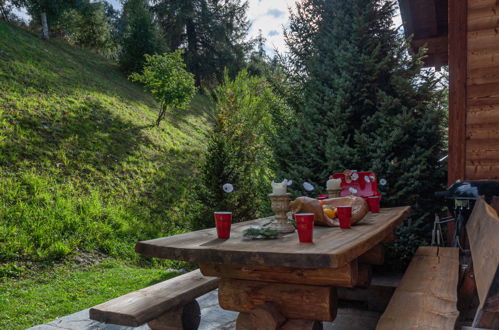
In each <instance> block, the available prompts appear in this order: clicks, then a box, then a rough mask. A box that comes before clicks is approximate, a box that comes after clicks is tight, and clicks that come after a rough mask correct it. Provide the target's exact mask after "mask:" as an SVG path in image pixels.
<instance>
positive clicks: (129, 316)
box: [90, 269, 218, 327]
mask: <svg viewBox="0 0 499 330" xmlns="http://www.w3.org/2000/svg"><path fill="white" fill-rule="evenodd" d="M217 287H218V278H215V277H207V276H203V275H202V274H201V272H200V271H199V269H198V270H195V271H192V272H189V273H187V274H183V275H180V276H177V277H174V278H172V279H169V280H166V281H164V282H161V283H158V284H155V285H152V286H149V287H147V288H144V289H140V290H138V291H134V292H131V293H128V294H126V295H124V296H121V297H118V298H115V299H112V300H109V301H107V302H105V303H102V304H100V305H97V306H95V307H92V308H91V309H90V318H91V319H92V320H95V321H99V322H104V323H112V324H118V325H125V326H131V327H137V326H140V325H142V324H145V323H147V322H150V321H152V320H155V319H157V318H159V317H160V316H162V315H163V314H165V313H166V312H168V311H170V310H173V309H176V308H177V307H178V306H183V305H186V304H188V303H190V302H192V301H193V300H194V299H196V298H197V297H199V296H201V295H203V294H205V293H208V292H210V291H212V290H214V289H216V288H217Z"/></svg>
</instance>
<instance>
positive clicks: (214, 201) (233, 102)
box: [195, 70, 285, 228]
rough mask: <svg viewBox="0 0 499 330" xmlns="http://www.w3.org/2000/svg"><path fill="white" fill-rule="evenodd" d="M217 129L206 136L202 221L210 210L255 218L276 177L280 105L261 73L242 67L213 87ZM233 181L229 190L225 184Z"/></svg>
mask: <svg viewBox="0 0 499 330" xmlns="http://www.w3.org/2000/svg"><path fill="white" fill-rule="evenodd" d="M215 100H216V111H215V128H214V131H213V132H212V134H211V135H210V139H209V141H208V142H209V143H208V152H207V156H206V160H205V162H204V166H203V187H204V189H203V190H202V194H201V195H202V196H201V200H202V201H203V204H204V205H205V207H206V212H205V215H204V216H201V217H199V218H200V219H202V220H203V221H205V222H203V223H197V224H195V227H197V228H199V227H206V226H210V225H212V224H213V215H212V214H213V212H214V211H231V212H233V214H234V221H245V220H250V219H255V218H256V217H258V216H261V215H262V211H265V209H266V206H267V207H268V204H269V200H268V196H267V194H268V193H269V190H270V182H271V181H272V180H274V179H275V177H274V171H273V170H274V155H273V151H272V148H271V141H272V140H273V139H274V135H275V127H274V118H275V117H276V115H277V114H278V113H279V112H280V111H284V107H285V106H284V104H283V102H282V100H281V99H279V98H278V97H277V96H276V95H275V94H274V92H273V91H272V88H271V86H270V85H269V84H268V83H267V82H266V81H265V79H263V78H261V77H251V76H249V75H248V73H247V71H246V70H243V71H241V72H240V73H239V74H238V75H237V76H236V78H235V79H234V80H232V79H230V78H229V76H228V75H227V74H226V75H225V81H224V83H223V84H222V85H220V86H218V87H217V88H216V90H215ZM225 184H231V185H232V186H233V187H234V190H233V191H232V192H230V191H224V190H223V186H224V185H225Z"/></svg>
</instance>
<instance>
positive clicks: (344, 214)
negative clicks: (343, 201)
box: [336, 205, 352, 229]
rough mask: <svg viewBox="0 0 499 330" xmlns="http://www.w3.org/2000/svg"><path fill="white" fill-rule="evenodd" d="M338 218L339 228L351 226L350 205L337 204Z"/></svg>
mask: <svg viewBox="0 0 499 330" xmlns="http://www.w3.org/2000/svg"><path fill="white" fill-rule="evenodd" d="M336 210H337V212H338V213H337V214H338V220H339V221H340V228H343V229H348V228H351V224H352V207H351V206H346V205H344V206H337V207H336Z"/></svg>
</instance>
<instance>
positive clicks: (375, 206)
mask: <svg viewBox="0 0 499 330" xmlns="http://www.w3.org/2000/svg"><path fill="white" fill-rule="evenodd" d="M366 200H367V204H368V205H369V210H371V212H372V213H379V204H380V201H381V196H371V197H368V198H367V199H366Z"/></svg>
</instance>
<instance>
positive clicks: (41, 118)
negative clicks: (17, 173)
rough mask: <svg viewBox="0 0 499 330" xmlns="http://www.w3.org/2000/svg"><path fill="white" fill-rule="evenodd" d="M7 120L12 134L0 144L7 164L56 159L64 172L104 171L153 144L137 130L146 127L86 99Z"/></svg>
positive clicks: (15, 165)
mask: <svg viewBox="0 0 499 330" xmlns="http://www.w3.org/2000/svg"><path fill="white" fill-rule="evenodd" d="M12 120H13V121H15V122H13V123H12V124H14V125H15V127H16V130H15V133H14V136H13V137H12V138H10V139H8V140H6V141H5V142H4V143H3V144H2V145H0V165H2V166H8V167H11V168H19V167H21V165H22V164H26V163H31V164H32V165H35V166H36V165H41V166H44V165H46V166H53V165H54V162H55V163H56V166H57V168H60V169H62V170H63V171H83V172H91V171H94V170H98V171H105V170H107V169H110V168H115V167H116V166H117V164H119V163H120V162H121V161H123V159H125V158H126V157H128V156H129V155H132V154H133V153H134V152H136V150H137V149H138V148H139V147H140V146H141V145H149V144H151V143H152V142H151V141H150V140H149V139H148V138H147V137H146V136H145V135H144V134H143V133H142V130H143V129H144V128H147V127H149V126H148V125H147V126H137V125H134V124H133V123H131V122H129V121H124V120H122V119H120V118H118V117H116V116H115V115H113V114H112V113H111V112H110V111H109V110H108V109H106V107H105V106H104V105H102V104H101V103H100V102H99V101H98V100H95V99H90V98H87V99H85V100H84V102H82V103H79V104H78V105H75V106H72V107H71V109H67V110H66V112H64V113H58V112H55V111H52V112H41V111H40V112H37V113H35V114H33V113H31V114H29V115H27V116H22V117H18V118H15V119H12ZM16 134H17V135H16ZM73 174H74V173H73Z"/></svg>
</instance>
